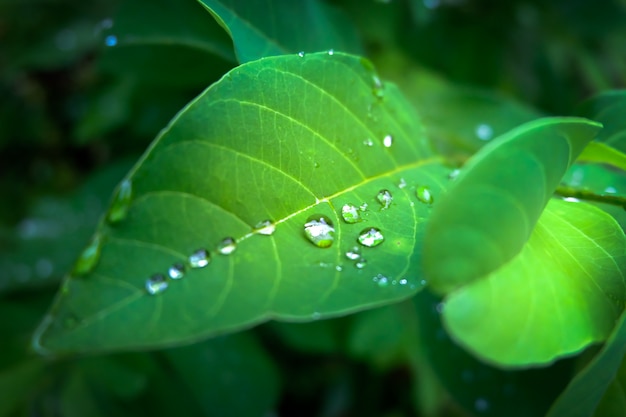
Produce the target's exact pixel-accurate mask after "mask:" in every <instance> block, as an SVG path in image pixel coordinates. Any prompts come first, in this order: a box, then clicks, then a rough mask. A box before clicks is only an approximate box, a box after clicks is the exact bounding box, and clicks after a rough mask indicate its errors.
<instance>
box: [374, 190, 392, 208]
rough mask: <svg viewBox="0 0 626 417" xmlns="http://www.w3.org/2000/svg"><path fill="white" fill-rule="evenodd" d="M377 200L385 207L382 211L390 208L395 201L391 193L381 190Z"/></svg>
mask: <svg viewBox="0 0 626 417" xmlns="http://www.w3.org/2000/svg"><path fill="white" fill-rule="evenodd" d="M376 200H378V202H379V203H380V205H381V206H383V208H382V209H383V210H385V209H387V208H389V206H390V205H391V202H392V201H393V197H392V195H391V193H390V192H389V190H380V191H379V192H378V194H377V195H376Z"/></svg>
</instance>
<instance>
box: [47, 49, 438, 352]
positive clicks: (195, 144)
mask: <svg viewBox="0 0 626 417" xmlns="http://www.w3.org/2000/svg"><path fill="white" fill-rule="evenodd" d="M447 173H448V169H446V168H445V167H443V166H442V165H441V164H440V161H439V158H438V157H436V156H434V155H433V154H432V152H431V151H430V149H429V147H428V144H427V141H426V139H425V137H424V135H423V130H422V127H421V125H420V123H419V121H418V118H417V117H416V115H415V114H414V113H413V112H412V108H411V106H410V105H409V104H408V103H407V102H406V101H405V100H404V99H403V98H402V97H401V95H400V94H399V92H398V91H397V89H396V88H395V87H394V86H393V85H386V86H384V88H383V86H382V84H381V82H380V80H379V78H378V76H377V75H376V74H375V73H374V72H373V70H372V67H371V65H370V64H369V63H368V62H366V61H363V60H361V59H359V58H357V57H353V56H350V55H344V54H340V53H335V54H326V53H318V54H310V55H306V56H305V57H300V56H298V55H291V56H282V57H274V58H266V59H262V60H259V61H255V62H252V63H249V64H245V65H242V66H240V67H238V68H237V69H235V70H233V71H232V72H230V73H229V74H227V75H226V76H225V77H224V78H223V79H222V80H221V81H220V82H219V83H217V84H215V85H214V86H212V87H211V88H209V89H208V90H207V91H206V92H205V93H204V94H202V95H201V96H199V97H198V98H197V99H196V100H194V101H193V102H192V103H191V104H190V105H189V106H188V107H187V108H185V109H184V110H183V111H181V113H180V114H179V115H178V116H177V117H176V118H175V119H174V120H173V121H172V123H171V124H170V126H168V127H167V128H166V129H165V130H164V131H163V132H162V134H161V135H160V137H159V138H158V140H157V141H156V142H155V143H154V144H153V145H152V147H151V149H150V150H149V151H148V153H147V154H146V155H145V156H144V157H143V158H142V159H141V161H140V162H139V163H138V165H137V166H136V167H135V169H134V170H133V171H132V172H131V173H130V174H129V175H128V176H127V178H126V180H125V181H124V182H122V184H121V186H120V188H119V190H118V193H117V196H116V197H115V198H114V201H113V203H112V206H111V209H110V212H109V214H108V215H107V219H108V222H103V223H102V224H101V227H100V228H99V230H98V232H97V234H96V236H95V237H94V240H93V245H92V246H90V247H88V248H87V249H86V251H85V253H84V254H83V256H82V257H81V259H79V261H78V263H77V266H76V268H75V270H74V273H73V275H72V276H69V277H68V278H67V279H66V280H65V282H64V283H63V286H62V288H61V291H60V292H59V295H58V299H57V301H56V303H55V305H54V306H53V308H52V309H51V311H50V314H49V316H48V317H46V318H45V320H44V321H43V323H42V324H41V326H40V328H39V330H38V331H37V334H36V337H35V347H36V348H37V349H39V350H40V351H46V350H52V351H88V350H110V349H121V348H130V347H132V348H145V347H152V346H157V345H168V344H173V343H181V342H185V341H192V340H196V339H198V338H202V337H206V336H210V335H214V334H217V333H222V332H226V331H232V330H236V329H241V328H243V327H246V326H251V325H253V324H255V323H259V322H262V321H265V320H268V319H270V318H277V319H289V320H300V321H304V320H312V319H317V318H320V317H326V316H333V315H341V314H346V313H348V312H350V311H355V310H359V309H365V308H368V307H372V306H375V305H381V304H385V303H391V302H394V301H397V300H400V299H403V298H406V297H409V296H411V295H412V294H414V293H415V292H416V291H418V290H419V289H420V287H421V272H420V266H419V265H420V258H421V251H420V250H419V242H420V240H421V239H422V234H423V230H424V221H425V219H426V218H427V217H428V215H429V213H430V204H429V202H430V201H432V197H433V196H434V198H435V199H437V198H438V196H439V195H440V194H441V190H442V188H443V187H444V186H445V183H446V182H447V180H446V175H447ZM426 187H429V188H426ZM381 190H387V191H388V193H389V195H391V196H392V198H393V200H389V199H388V196H387V193H384V192H383V193H381ZM417 191H419V192H417ZM417 195H419V197H420V198H418V197H417ZM352 205H354V208H355V210H352V207H353V206H352ZM359 206H361V208H362V209H363V210H361V209H360V208H358V207H359ZM366 206H367V207H366ZM344 207H345V208H346V209H350V210H348V212H349V213H352V214H353V215H356V216H359V217H360V219H354V220H360V221H356V223H349V222H346V221H344V220H343V214H342V211H343V210H344ZM349 213H348V214H349ZM312 215H315V218H316V221H317V223H318V226H321V228H324V227H325V226H324V225H323V224H321V225H320V223H321V222H320V221H319V219H320V216H321V215H323V216H325V217H326V218H327V219H328V220H326V221H327V222H328V221H331V222H332V223H333V224H334V229H335V235H334V241H333V242H332V245H331V246H330V247H328V248H322V247H318V246H317V245H315V244H313V243H312V242H311V241H309V239H307V237H305V232H304V227H305V224H307V223H308V222H309V220H308V219H309V218H310V216H312ZM346 217H348V216H346ZM265 220H269V221H270V222H273V225H274V226H272V227H269V228H266V229H258V230H255V225H257V224H258V223H259V222H262V221H265ZM309 225H311V223H310V222H309ZM274 227H275V232H274V233H271V229H273V228H274ZM372 228H378V229H380V231H381V234H382V235H383V236H384V241H383V242H382V244H380V245H378V246H375V247H374V246H373V241H379V239H378V234H377V232H376V231H375V230H372ZM363 232H367V233H365V235H364V236H365V237H366V238H365V239H362V240H363V243H364V244H359V243H358V242H357V238H358V237H359V236H361V234H362V233H363ZM227 237H232V238H233V239H234V240H235V242H236V250H235V251H234V252H233V253H232V254H228V255H227V254H226V253H228V252H230V251H231V250H232V248H233V247H234V246H229V245H227V246H226V247H223V248H222V249H221V250H220V249H219V248H220V242H223V240H224V239H225V238H227ZM314 240H317V239H314ZM323 243H328V242H320V245H321V246H324V245H323ZM368 245H369V246H368ZM354 247H357V248H358V251H359V252H360V253H359V254H357V255H356V256H352V255H351V254H350V257H347V256H346V253H348V252H351V251H352V249H353V248H354ZM198 249H206V250H208V251H209V252H210V255H211V261H210V263H209V264H208V266H206V267H204V268H192V267H191V263H190V260H189V257H190V255H191V254H193V253H194V252H195V251H196V250H198ZM350 258H352V259H350ZM354 258H358V259H354ZM177 263H181V264H182V266H183V267H184V269H185V273H184V278H182V279H167V280H166V281H165V283H164V284H167V285H168V287H167V289H166V291H164V292H163V293H160V292H162V291H158V289H159V288H157V287H158V286H156V285H154V286H150V285H148V287H150V289H151V290H152V291H153V292H157V294H156V295H150V291H148V290H147V289H146V288H147V284H149V283H150V282H151V281H150V280H149V278H150V277H151V276H152V275H153V274H167V273H168V269H169V268H170V267H172V266H173V265H175V264H177ZM173 275H176V274H173ZM162 287H163V286H161V289H163V288H162Z"/></svg>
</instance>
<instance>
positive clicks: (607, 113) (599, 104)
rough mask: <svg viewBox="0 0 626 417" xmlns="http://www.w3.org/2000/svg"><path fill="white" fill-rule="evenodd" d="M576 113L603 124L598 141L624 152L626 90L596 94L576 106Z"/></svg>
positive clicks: (625, 138)
mask: <svg viewBox="0 0 626 417" xmlns="http://www.w3.org/2000/svg"><path fill="white" fill-rule="evenodd" d="M578 114H580V115H584V116H585V117H588V118H590V119H593V120H596V121H598V122H600V123H602V124H603V126H604V128H603V129H602V130H601V131H600V133H599V134H598V138H597V140H598V141H601V142H604V143H606V144H607V145H610V146H612V147H613V148H615V149H617V150H619V151H621V152H626V118H624V114H626V90H612V91H608V92H606V93H603V94H598V95H597V96H594V97H592V98H590V99H588V100H586V101H585V102H583V103H582V104H581V105H580V106H579V108H578Z"/></svg>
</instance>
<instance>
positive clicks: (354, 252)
mask: <svg viewBox="0 0 626 417" xmlns="http://www.w3.org/2000/svg"><path fill="white" fill-rule="evenodd" d="M360 257H361V249H359V247H358V246H354V247H353V248H352V249H350V250H349V251H347V252H346V258H348V259H350V260H351V261H356V260H357V259H359V258H360Z"/></svg>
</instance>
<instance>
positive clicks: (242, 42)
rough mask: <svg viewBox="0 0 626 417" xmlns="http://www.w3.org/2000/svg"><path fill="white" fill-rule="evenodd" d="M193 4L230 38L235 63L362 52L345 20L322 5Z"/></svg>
mask: <svg viewBox="0 0 626 417" xmlns="http://www.w3.org/2000/svg"><path fill="white" fill-rule="evenodd" d="M199 1H200V3H201V4H202V5H203V6H204V7H206V9H207V10H208V11H209V12H210V13H211V14H212V15H213V17H215V20H217V22H218V23H219V24H220V25H221V26H222V27H223V28H224V29H225V30H226V31H227V32H228V33H229V34H230V36H231V38H232V39H233V43H234V45H235V53H236V54H237V58H238V60H239V62H241V63H244V62H248V61H253V60H255V59H259V58H263V57H267V56H273V55H283V54H294V53H297V52H300V51H304V52H305V53H306V52H318V51H323V50H331V49H334V50H336V51H342V52H348V53H353V54H359V53H361V52H362V48H361V45H360V41H359V38H358V35H357V33H356V30H355V29H354V27H353V26H352V24H351V22H350V20H349V19H348V18H347V16H344V15H343V14H342V13H341V12H340V11H338V10H336V9H334V8H333V7H332V6H331V5H329V4H327V3H325V2H322V1H318V0H301V1H291V0H263V1H261V0H199ZM268 13H269V14H270V16H272V17H271V18H268V17H267V16H268Z"/></svg>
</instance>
